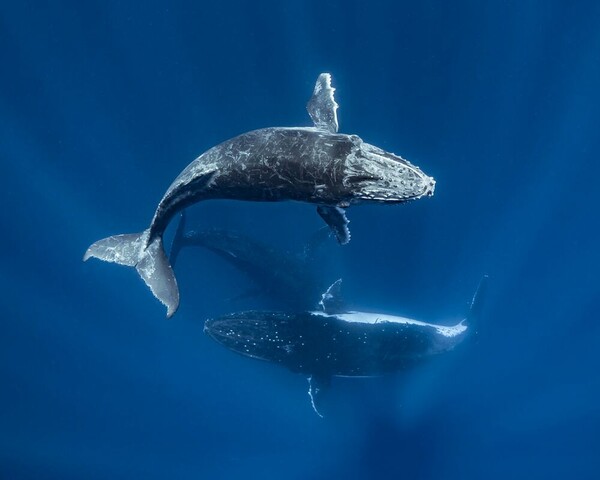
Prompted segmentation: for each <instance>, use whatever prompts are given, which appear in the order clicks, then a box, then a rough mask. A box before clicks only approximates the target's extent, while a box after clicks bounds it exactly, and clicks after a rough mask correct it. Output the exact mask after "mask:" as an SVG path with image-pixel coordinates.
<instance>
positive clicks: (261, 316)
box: [204, 277, 487, 413]
mask: <svg viewBox="0 0 600 480" xmlns="http://www.w3.org/2000/svg"><path fill="white" fill-rule="evenodd" d="M486 279H487V277H484V278H483V279H482V281H481V283H480V284H479V287H478V289H477V292H476V293H475V295H474V297H473V301H472V303H471V311H470V313H469V315H468V316H467V317H466V318H464V319H463V320H461V321H460V322H457V323H455V324H453V325H440V324H436V323H427V322H423V321H419V320H414V319H411V318H406V317H401V316H395V315H387V314H381V313H373V312H358V311H344V310H341V311H336V309H337V308H339V301H338V299H337V298H336V297H337V295H339V292H337V290H339V281H338V282H336V283H335V284H334V285H332V287H330V289H329V290H328V291H327V292H326V293H325V294H324V295H323V300H322V301H321V306H322V307H323V310H315V311H306V312H297V313H288V312H266V311H247V312H238V313H232V314H229V315H224V316H222V317H218V318H215V319H209V320H207V321H206V322H205V325H204V331H205V333H206V334H208V335H209V336H210V337H211V338H213V339H214V340H216V341H217V342H218V343H220V344H221V345H223V346H225V347H226V348H228V349H229V350H232V351H234V352H236V353H239V354H241V355H244V356H247V357H251V358H255V359H259V360H265V361H268V362H271V363H275V364H278V365H282V366H284V367H286V368H288V369H289V370H291V371H292V372H295V373H300V374H303V375H306V376H307V377H308V379H309V384H310V388H309V395H310V398H311V402H312V405H313V408H315V411H316V412H317V413H319V412H318V410H317V401H318V394H319V392H322V391H323V390H324V389H325V388H326V387H327V386H328V385H329V383H330V381H331V377H335V376H341V377H371V376H380V375H384V374H387V373H392V372H396V371H402V370H405V369H408V368H410V367H413V366H415V365H417V364H419V363H421V362H423V361H425V360H427V359H429V358H431V357H433V356H436V355H439V354H441V353H444V352H448V351H450V350H452V349H453V348H454V347H456V346H457V345H458V344H460V343H461V342H462V341H463V340H464V339H465V338H467V337H468V336H469V335H472V334H473V333H475V332H476V329H477V319H478V317H479V314H480V311H481V307H482V297H483V293H484V290H485V285H486ZM332 307H333V309H332ZM332 310H333V311H332Z"/></svg>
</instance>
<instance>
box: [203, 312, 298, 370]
mask: <svg viewBox="0 0 600 480" xmlns="http://www.w3.org/2000/svg"><path fill="white" fill-rule="evenodd" d="M301 326H302V321H301V320H300V319H299V318H298V315H294V314H286V313H282V312H260V311H247V312H238V313H232V314H229V315H224V316H221V317H217V318H213V319H209V320H206V322H205V323H204V333H206V334H207V335H209V336H210V337H211V338H212V339H213V340H215V341H216V342H218V343H220V344H221V345H223V346H224V347H226V348H228V349H229V350H232V351H234V352H236V353H239V354H241V355H245V356H247V357H252V358H257V359H260V360H266V361H270V362H275V363H283V364H285V363H286V362H288V361H290V360H291V359H292V357H293V356H294V354H295V353H297V350H298V348H299V347H300V346H302V335H301V334H299V333H298V327H300V328H301Z"/></svg>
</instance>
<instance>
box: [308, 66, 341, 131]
mask: <svg viewBox="0 0 600 480" xmlns="http://www.w3.org/2000/svg"><path fill="white" fill-rule="evenodd" d="M333 92H335V88H333V87H332V86H331V75H330V74H329V73H322V74H321V75H319V78H317V82H316V83H315V89H314V91H313V95H312V97H311V98H310V100H309V101H308V104H307V105H306V109H307V110H308V114H309V115H310V118H312V121H313V122H314V124H315V127H316V128H320V129H323V130H327V131H329V132H331V133H337V131H338V119H337V109H338V104H337V103H336V101H335V98H334V96H333Z"/></svg>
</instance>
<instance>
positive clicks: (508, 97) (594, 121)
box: [0, 0, 600, 479]
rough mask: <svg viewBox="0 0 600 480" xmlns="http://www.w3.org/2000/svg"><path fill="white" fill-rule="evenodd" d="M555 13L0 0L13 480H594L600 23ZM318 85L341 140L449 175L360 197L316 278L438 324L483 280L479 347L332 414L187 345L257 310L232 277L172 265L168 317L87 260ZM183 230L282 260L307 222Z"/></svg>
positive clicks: (5, 338) (339, 389)
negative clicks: (412, 198)
mask: <svg viewBox="0 0 600 480" xmlns="http://www.w3.org/2000/svg"><path fill="white" fill-rule="evenodd" d="M570 3H571V2H560V1H525V2H522V1H502V2H500V1H490V2H479V1H462V2H443V1H433V0H432V1H424V2H391V1H381V2H377V1H373V2H354V1H319V2H315V1H293V2H275V1H253V2H244V1H240V0H238V1H227V0H224V1H220V2H190V1H183V0H182V1H171V2H160V1H149V2H142V3H140V2H127V1H124V2H120V1H104V2H99V1H87V2H68V1H67V2H51V3H48V2H34V1H27V0H25V1H20V2H2V3H1V4H0V61H1V65H2V73H1V74H0V155H1V157H2V167H1V171H2V179H3V188H2V205H3V208H2V210H1V212H0V215H1V218H2V225H3V234H2V235H1V236H0V239H1V240H0V242H1V243H0V244H1V245H2V258H3V261H2V265H3V266H2V270H1V277H0V281H1V282H2V283H1V286H2V296H1V298H2V307H3V308H2V310H3V321H2V322H1V325H2V327H1V334H0V359H1V361H0V380H1V385H2V387H1V390H0V477H1V478H3V479H5V478H6V479H26V478H40V479H41V478H43V479H46V478H48V479H49V478H57V479H59V478H60V479H71V478H72V479H82V478H86V479H88V478H89V479H95V478H128V479H130V478H146V479H149V478H157V479H158V478H224V479H225V478H265V479H267V478H286V479H296V478H314V479H325V478H348V479H355V478H356V479H366V478H378V479H379V478H381V479H388V478H389V479H395V478H420V479H439V478H448V479H455V478H456V479H459V478H460V479H470V478H473V479H480V478H507V477H510V478H545V479H546V478H567V477H568V478H582V479H583V478H598V475H599V474H600V460H599V458H600V457H599V456H598V452H599V451H600V439H599V438H600V437H599V436H598V431H599V429H600V407H599V405H600V376H599V374H598V370H599V367H600V358H599V355H598V343H599V341H600V323H599V322H598V312H599V310H600V296H599V293H600V288H599V283H598V277H597V272H598V267H599V266H600V265H599V260H600V254H599V250H598V241H599V240H600V235H599V229H600V222H599V220H598V206H599V202H598V195H597V186H596V183H597V179H598V177H599V173H600V169H599V167H598V158H599V156H600V140H599V139H600V137H599V135H598V131H599V130H598V125H600V95H599V94H598V86H599V85H600V29H598V25H599V24H600V5H599V4H598V3H597V2H585V1H582V2H572V3H573V4H570ZM325 71H327V72H331V73H332V75H333V82H334V86H335V87H336V88H337V91H336V95H337V101H338V103H339V104H340V109H339V112H338V114H339V119H340V127H341V131H342V132H348V133H357V134H359V135H360V136H361V137H362V138H364V139H365V140H366V141H368V142H370V143H373V144H375V145H378V146H380V147H382V148H385V149H386V150H389V151H393V152H396V153H398V154H401V155H402V156H403V157H405V158H408V159H409V160H411V161H412V162H414V163H415V164H417V165H419V166H420V167H422V168H423V170H424V171H425V172H426V173H428V174H430V175H433V176H434V177H435V178H436V180H437V187H436V192H435V196H434V197H432V198H428V199H422V200H419V201H417V202H414V203H411V204H408V205H405V206H402V207H382V206H364V207H360V208H355V209H350V210H349V218H350V220H351V225H350V226H351V228H352V234H353V237H352V241H351V242H350V244H349V245H347V246H344V247H339V246H336V245H334V244H332V245H330V246H328V247H327V249H328V250H327V252H328V255H329V257H330V258H329V259H330V260H331V262H328V265H329V266H328V268H327V269H324V271H323V275H327V276H328V277H330V278H331V280H332V281H333V280H335V279H336V278H338V277H340V276H341V277H343V278H344V288H345V295H346V298H349V299H351V301H352V303H353V304H354V305H356V306H360V307H363V308H365V309H368V308H370V309H378V310H384V311H389V312H395V313H398V314H405V315H410V316H414V317H417V318H421V319H424V320H430V321H435V320H451V319H456V318H459V317H460V316H461V315H463V314H464V313H465V311H466V309H467V303H468V301H469V299H470V298H471V295H472V293H473V291H474V289H475V287H476V285H477V282H478V281H479V279H480V278H481V276H482V275H483V274H484V273H486V274H488V275H489V276H490V282H489V291H488V296H487V299H486V304H485V309H484V316H483V318H482V322H481V323H482V325H481V332H480V335H479V338H478V341H477V343H471V344H468V345H461V348H457V349H456V351H455V352H452V353H451V354H448V355H447V356H445V357H440V358H438V359H436V360H435V361H433V362H431V363H429V364H427V365H424V366H422V367H420V368H417V369H415V370H412V371H409V372H404V373H401V374H397V375H393V376H391V377H386V378H382V379H334V381H333V385H332V389H331V392H330V393H329V396H328V398H327V414H326V416H325V418H323V419H321V418H319V417H318V416H316V415H315V414H314V413H313V411H312V409H311V408H310V404H309V402H308V397H307V395H306V391H307V384H306V380H305V379H304V378H302V377H301V376H299V375H293V374H291V373H290V372H288V371H286V370H284V369H282V368H278V367H276V366H273V365H269V364H266V363H260V362H254V361H251V360H249V359H246V358H243V357H241V356H237V355H234V354H233V353H231V352H229V351H227V350H226V349H224V348H222V347H221V346H220V345H217V344H216V343H214V342H213V341H211V340H210V339H209V338H208V337H207V336H205V335H204V334H203V331H202V327H203V322H204V320H205V319H206V318H208V317H211V316H215V315H221V314H223V313H227V312H230V311H233V310H236V309H240V308H241V307H246V306H248V305H250V304H251V305H252V306H253V307H255V308H260V307H261V306H262V305H261V304H260V302H261V300H260V299H252V300H248V303H245V304H243V303H240V302H239V301H237V300H236V301H234V300H232V297H235V296H236V295H239V294H240V293H241V292H243V291H245V290H246V289H247V288H248V287H249V282H248V279H247V278H246V277H244V276H242V275H241V274H240V273H239V272H237V271H236V270H235V269H234V268H232V267H231V265H228V264H227V263H225V262H223V261H222V260H220V259H218V258H217V257H215V256H214V255H211V254H210V253H209V252H204V251H202V250H199V249H198V250H193V251H192V250H190V251H186V252H185V254H184V255H182V257H181V258H180V261H179V262H178V267H177V276H178V281H179V284H180V287H181V297H182V303H181V307H180V309H179V311H178V313H177V314H176V315H175V316H174V317H173V318H172V319H171V320H165V318H164V317H165V311H164V308H163V307H162V306H161V305H160V304H159V303H158V302H157V301H156V300H155V299H154V298H153V297H152V295H151V294H150V292H149V291H148V290H147V288H146V287H145V286H144V285H143V283H142V282H141V281H140V280H139V278H138V277H137V275H136V274H135V273H134V272H133V271H131V270H130V269H126V268H124V267H118V266H115V265H111V264H105V263H101V262H97V261H94V262H92V261H90V262H87V263H83V262H82V261H81V257H82V255H83V253H84V252H85V250H86V248H87V247H88V246H89V244H90V243H92V242H94V241H96V240H98V239H99V238H103V237H105V236H108V235H113V234H117V233H128V232H135V231H140V230H142V229H144V228H146V227H147V225H148V222H149V221H150V218H151V216H152V213H153V211H154V208H155V205H156V203H157V202H158V200H159V199H160V198H161V196H162V194H163V192H164V191H165V189H166V188H167V187H168V185H169V184H170V182H171V181H172V179H173V178H174V177H175V176H176V175H177V174H178V173H179V172H180V171H181V169H182V168H183V167H184V166H185V165H187V163H188V162H189V161H191V160H192V159H194V158H195V157H196V156H197V155H198V154H200V153H201V152H203V151H204V150H206V149H208V148H209V147H211V146H213V145H215V144H217V143H219V142H221V141H223V140H225V139H227V138H230V137H232V136H234V135H237V134H239V133H241V132H244V131H248V130H251V129H255V128H261V127H266V126H276V125H281V126H291V125H309V124H310V121H309V118H308V116H307V114H306V111H305V104H306V101H307V100H308V98H309V96H310V93H311V91H312V88H313V85H314V81H315V79H316V77H317V75H318V74H319V73H320V72H325ZM190 221H191V222H192V223H193V225H194V226H197V227H198V228H207V227H213V226H218V227H221V228H227V229H234V230H237V231H240V232H243V233H244V234H248V235H251V236H253V237H254V238H256V239H258V240H260V241H263V242H265V243H268V244H271V245H274V246H276V247H277V248H279V249H281V250H289V251H298V250H299V249H301V248H302V245H303V244H304V242H305V241H306V239H307V238H308V236H309V235H310V234H311V233H313V232H314V231H316V230H317V229H318V228H320V227H321V226H322V222H321V219H320V218H319V217H318V216H317V215H316V213H315V211H314V207H313V206H310V205H303V204H293V203H284V204H274V205H273V204H250V203H236V202H226V201H219V202H217V201H215V202H206V203H202V204H199V205H197V206H195V207H193V209H191V210H190ZM168 235H171V231H169V232H168ZM253 302H254V303H253Z"/></svg>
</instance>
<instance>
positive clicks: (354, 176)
mask: <svg viewBox="0 0 600 480" xmlns="http://www.w3.org/2000/svg"><path fill="white" fill-rule="evenodd" d="M356 145H357V146H358V148H356V149H354V150H353V152H352V153H351V154H350V155H348V157H347V159H346V171H345V177H344V185H345V186H346V188H348V189H349V190H350V191H351V192H352V200H351V203H362V202H380V203H402V202H408V201H410V200H416V199H418V198H421V197H430V196H432V195H433V192H434V190H435V180H434V179H433V178H432V177H429V176H428V175H426V174H425V173H423V171H422V170H421V169H420V168H419V167H417V166H415V165H412V164H411V163H410V162H409V161H408V160H405V159H403V158H402V157H400V156H398V155H394V154H393V153H389V152H386V151H384V150H382V149H381V148H378V147H375V146H374V145H370V144H368V143H366V142H363V141H362V140H360V139H357V142H356Z"/></svg>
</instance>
